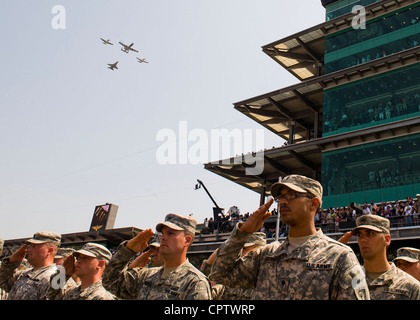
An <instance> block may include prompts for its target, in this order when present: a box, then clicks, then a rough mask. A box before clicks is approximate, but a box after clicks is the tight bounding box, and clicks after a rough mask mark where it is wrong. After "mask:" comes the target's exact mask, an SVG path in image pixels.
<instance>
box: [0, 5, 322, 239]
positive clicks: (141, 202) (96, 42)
mask: <svg viewBox="0 0 420 320" xmlns="http://www.w3.org/2000/svg"><path fill="white" fill-rule="evenodd" d="M57 5H59V6H61V7H56V6H57ZM54 8H55V9H54ZM324 20H325V9H324V8H323V7H322V5H321V1H316V0H315V1H314V0H299V1H291V2H286V1H279V0H258V1H255V0H178V1H173V0H154V1H145V0H122V1H116V0H109V1H104V0H89V1H82V0H72V1H70V0H68V1H66V0H60V1H58V0H38V1H27V0H25V1H24V0H2V1H1V2H0V36H1V39H2V43H3V47H2V50H1V51H0V58H1V59H0V61H1V64H2V67H1V73H0V110H1V116H0V150H1V151H0V152H1V156H0V207H1V223H0V238H3V239H6V240H7V239H17V238H25V237H31V236H32V235H33V234H34V233H35V232H38V231H54V232H58V233H61V234H66V233H76V232H85V231H88V230H89V227H90V224H91V221H92V216H93V212H94V208H95V206H96V205H100V204H105V203H106V202H109V203H113V204H115V205H118V207H119V209H118V214H117V218H116V220H115V224H114V228H124V227H136V228H140V229H145V228H152V229H154V228H155V226H156V224H157V223H159V222H162V221H163V220H164V218H165V216H166V215H167V214H168V213H178V214H181V215H190V214H192V215H193V216H194V217H195V218H196V219H197V221H198V223H202V222H203V221H204V219H205V218H209V217H211V216H212V207H213V206H214V205H213V203H212V201H211V200H210V198H209V197H208V195H207V194H206V192H205V191H204V189H203V188H201V189H199V190H194V186H195V184H196V183H197V179H200V180H201V181H203V183H204V184H205V186H206V187H207V189H208V190H209V192H210V193H211V195H212V196H213V198H214V199H215V200H216V202H217V204H218V205H219V206H220V207H222V208H225V209H226V210H227V209H229V208H230V207H231V206H237V207H238V208H239V209H240V212H241V213H246V212H253V211H254V210H256V209H257V208H258V206H259V201H260V196H259V194H258V193H256V192H254V191H251V190H249V189H246V188H244V187H242V186H239V185H238V184H235V183H234V182H232V181H230V180H227V179H225V178H222V177H221V176H218V175H216V174H214V173H211V172H210V171H207V170H205V169H204V165H203V163H196V162H197V161H193V160H194V158H193V157H192V156H191V157H190V156H187V154H186V152H187V153H188V152H191V154H194V152H193V151H196V149H194V147H197V145H198V146H200V147H201V146H203V144H201V143H204V142H206V141H207V143H208V145H211V143H212V142H214V141H211V134H210V133H211V132H212V131H213V130H215V131H217V130H222V129H227V130H229V131H228V132H233V130H236V131H235V132H240V133H242V134H243V137H245V132H246V130H248V131H249V130H252V133H253V137H255V139H254V140H253V141H254V146H253V148H252V150H254V149H255V147H256V146H257V138H256V137H257V132H261V130H263V144H264V147H266V148H272V147H273V146H275V147H280V146H281V145H282V144H283V142H284V141H283V140H282V139H281V138H280V137H278V136H276V135H275V134H274V133H272V132H270V131H268V130H266V129H264V128H263V127H262V126H260V125H258V124H257V123H256V122H255V121H252V120H251V119H249V118H248V117H246V116H245V115H243V114H242V113H240V112H238V111H236V110H235V109H234V108H233V103H235V102H238V101H242V100H245V99H248V98H252V97H255V96H258V95H260V94H264V93H267V92H270V91H274V90H277V89H281V88H283V87H286V86H290V85H293V84H296V83H298V82H299V80H298V79H296V78H295V77H293V76H292V75H291V74H290V73H289V72H288V71H286V70H285V69H283V68H282V67H281V66H280V65H279V64H277V63H276V62H275V61H274V60H272V59H271V58H270V57H269V56H268V55H266V54H265V53H263V52H262V49H261V47H262V46H263V45H266V44H269V43H272V42H274V41H277V40H279V39H282V38H284V37H287V36H289V35H292V34H294V33H296V32H299V31H302V30H305V29H307V28H309V27H312V26H314V25H316V24H319V23H322V22H323V21H324ZM100 38H104V39H110V41H111V42H112V43H113V45H112V46H111V45H104V44H103V43H102V41H101V40H100ZM120 41H121V42H123V43H125V44H130V43H134V48H136V49H137V50H138V51H139V53H135V52H130V53H128V54H127V53H124V52H122V51H121V50H120V49H121V46H120V45H119V44H118V42H120ZM136 57H139V58H146V61H148V62H149V63H147V64H146V63H138V62H137V59H136ZM116 61H118V70H113V71H112V70H110V69H108V68H107V67H108V64H109V63H114V62H116ZM180 128H182V130H180ZM185 132H186V133H187V134H188V135H190V134H191V135H192V134H193V133H196V132H200V133H201V134H203V133H204V136H203V135H201V138H202V139H201V140H200V144H195V142H194V140H186V139H185V137H188V135H187V136H185V135H184V134H183V133H185ZM169 133H171V134H172V135H171V136H170V135H169ZM205 133H207V140H206V135H205ZM162 136H163V137H164V138H163V139H162ZM158 137H160V138H158ZM170 137H171V139H172V140H170ZM174 137H175V140H174V139H173V138H174ZM259 137H260V136H259ZM244 139H245V138H244ZM197 141H198V140H196V142H197ZM170 143H172V144H170ZM258 143H259V144H258V146H260V145H261V139H260V140H258ZM244 145H245V143H244ZM248 145H249V144H248ZM169 146H170V148H169ZM209 148H210V147H209ZM231 149H232V150H231V155H230V156H235V154H233V153H234V150H233V147H232V148H231ZM165 150H166V151H165ZM174 150H175V151H174ZM200 150H201V151H202V152H204V151H205V150H204V148H202V149H200ZM203 150H204V151H203ZM252 150H247V149H246V147H245V146H243V151H244V153H246V152H248V151H252ZM163 151H165V152H166V153H165V152H163ZM174 152H176V153H174ZM188 154H190V153H188ZM208 154H209V155H208V157H207V159H208V161H204V163H205V162H209V161H214V160H219V159H222V158H225V157H223V155H224V154H222V153H221V152H220V154H218V153H217V152H211V150H210V149H209V152H208ZM165 155H167V156H168V157H169V155H171V156H172V158H171V159H172V160H173V159H175V161H172V163H165V160H167V159H166V158H165V157H164V156H165ZM174 155H175V156H174ZM200 155H203V154H202V153H200ZM200 159H203V157H201V158H200ZM166 162H167V161H166Z"/></svg>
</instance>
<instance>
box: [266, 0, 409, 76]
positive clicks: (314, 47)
mask: <svg viewBox="0 0 420 320" xmlns="http://www.w3.org/2000/svg"><path fill="white" fill-rule="evenodd" d="M413 2H415V1H413V0H384V1H379V2H375V3H373V4H371V5H369V6H366V7H365V9H366V21H368V20H369V19H372V18H375V17H377V16H380V15H382V14H385V13H387V12H389V11H392V10H395V9H399V8H402V7H404V6H407V5H410V4H412V3H413ZM354 16H355V15H354V14H353V13H351V12H349V13H348V14H345V15H342V16H339V17H337V18H334V19H332V20H329V21H327V22H323V23H321V24H318V25H316V26H314V27H311V28H309V29H306V30H303V31H301V32H298V33H295V34H293V35H291V36H288V37H286V38H283V39H281V40H277V41H275V42H273V43H270V44H267V45H265V46H263V47H262V50H263V52H265V53H266V54H267V55H268V56H270V57H271V58H272V59H273V60H274V61H276V62H277V63H279V64H280V65H281V66H282V67H284V68H285V69H286V70H288V71H289V72H290V73H292V74H293V75H294V76H295V77H297V78H298V79H299V80H301V81H303V80H306V79H311V78H314V77H317V76H320V75H321V74H322V73H323V70H322V69H323V64H324V38H325V36H328V35H330V34H333V33H335V32H337V31H340V30H344V29H346V28H349V27H350V26H351V24H352V21H353V18H354Z"/></svg>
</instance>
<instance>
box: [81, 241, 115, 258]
mask: <svg viewBox="0 0 420 320" xmlns="http://www.w3.org/2000/svg"><path fill="white" fill-rule="evenodd" d="M80 254H83V255H85V256H88V257H92V258H98V259H101V260H105V261H107V262H109V260H111V258H112V254H111V252H110V251H109V250H108V249H107V248H106V247H105V246H103V245H101V244H98V243H94V242H88V243H86V244H85V245H84V246H83V247H82V249H80V250H77V251H75V252H74V253H73V256H75V257H76V258H77V257H78V256H79V255H80Z"/></svg>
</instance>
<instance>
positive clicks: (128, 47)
mask: <svg viewBox="0 0 420 320" xmlns="http://www.w3.org/2000/svg"><path fill="white" fill-rule="evenodd" d="M100 39H101V40H102V42H103V44H105V45H107V44H109V45H113V43H111V42H110V41H109V39H108V40H105V39H103V38H100ZM118 43H119V44H120V45H122V48H121V51H123V52H125V53H129V52H130V51H133V52H138V51H137V50H136V49H134V48H133V46H134V42H133V43H131V44H130V45H126V44H124V43H122V42H118ZM136 58H137V60H138V62H139V63H149V62H148V61H146V59H145V58H144V59H140V58H138V57H136ZM117 63H118V61H117V62H115V63H112V64H111V63H108V66H109V67H108V69H111V70H112V71H114V69H118V67H117Z"/></svg>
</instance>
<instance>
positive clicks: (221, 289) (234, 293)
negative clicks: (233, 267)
mask: <svg viewBox="0 0 420 320" xmlns="http://www.w3.org/2000/svg"><path fill="white" fill-rule="evenodd" d="M266 244H267V241H266V234H265V233H264V232H254V233H253V234H252V235H251V236H250V237H249V238H248V241H247V243H245V245H244V247H253V249H252V250H255V249H257V248H258V247H261V246H265V245H266ZM256 246H258V247H256ZM250 252H252V251H250ZM250 252H248V254H249V253H250ZM200 270H201V271H202V272H203V273H204V274H205V275H206V276H208V275H209V274H210V272H211V265H210V264H208V263H207V260H204V261H203V262H202V264H201V267H200ZM211 280H212V279H210V281H211ZM212 294H213V299H214V300H250V299H251V297H252V294H253V289H242V288H230V287H227V286H224V285H222V284H212Z"/></svg>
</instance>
